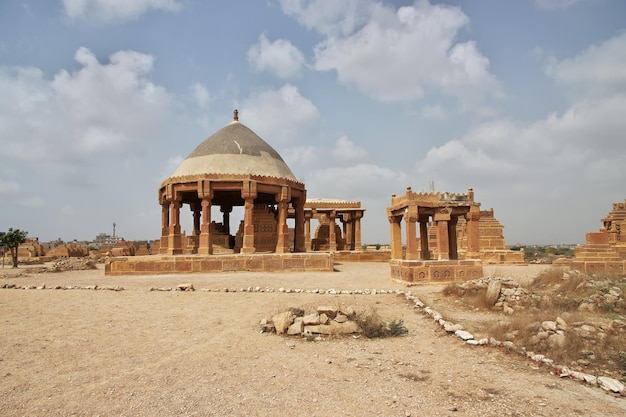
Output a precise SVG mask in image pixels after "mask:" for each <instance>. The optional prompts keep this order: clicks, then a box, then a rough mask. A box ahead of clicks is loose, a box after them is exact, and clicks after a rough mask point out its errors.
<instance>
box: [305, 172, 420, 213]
mask: <svg viewBox="0 0 626 417" xmlns="http://www.w3.org/2000/svg"><path fill="white" fill-rule="evenodd" d="M306 178H307V181H306V186H307V190H310V191H311V196H316V197H328V198H342V199H350V200H360V199H364V198H370V199H379V200H381V201H384V202H385V203H387V202H388V201H390V199H391V194H392V193H394V192H396V191H397V190H398V189H400V190H402V189H403V187H404V186H403V184H407V180H408V177H407V175H406V174H405V173H403V172H401V171H394V170H392V169H389V168H385V167H381V166H378V165H375V164H366V163H361V164H357V165H353V166H349V167H332V168H326V169H320V170H315V171H313V172H310V173H309V174H307V177H306Z"/></svg>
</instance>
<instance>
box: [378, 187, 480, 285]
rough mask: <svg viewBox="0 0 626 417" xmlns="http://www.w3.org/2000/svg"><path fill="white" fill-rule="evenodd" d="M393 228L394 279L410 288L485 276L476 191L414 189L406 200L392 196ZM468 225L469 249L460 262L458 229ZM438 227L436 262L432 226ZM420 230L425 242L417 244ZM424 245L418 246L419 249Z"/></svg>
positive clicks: (420, 240) (390, 210) (392, 256)
mask: <svg viewBox="0 0 626 417" xmlns="http://www.w3.org/2000/svg"><path fill="white" fill-rule="evenodd" d="M387 217H388V219H389V224H390V228H391V261H390V264H391V278H392V279H393V280H398V281H402V282H404V283H408V284H409V285H410V284H412V283H420V282H430V281H438V282H442V281H443V282H445V281H462V280H466V279H471V278H478V277H480V276H482V271H483V269H482V262H481V261H480V254H479V252H480V240H479V229H478V227H479V226H478V223H479V220H480V203H476V202H474V191H473V190H472V189H471V188H470V189H468V192H467V194H454V193H447V192H445V193H439V192H436V193H415V192H413V191H412V190H411V187H407V191H406V193H405V194H404V195H402V196H396V195H395V194H394V195H392V196H391V206H390V207H388V208H387ZM460 217H463V218H464V219H465V222H466V227H465V230H466V234H467V250H466V253H465V259H461V258H460V257H459V247H458V237H457V224H458V222H459V218H460ZM431 219H432V222H433V223H434V225H435V244H434V246H435V247H436V254H437V255H436V259H432V258H431V254H432V252H431V250H430V245H431V241H430V239H428V225H429V224H430V222H431ZM403 220H404V222H405V236H406V250H404V251H403V245H402V221H403ZM418 225H419V234H420V239H419V240H418V239H417V230H418ZM418 243H419V247H418Z"/></svg>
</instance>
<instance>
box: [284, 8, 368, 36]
mask: <svg viewBox="0 0 626 417" xmlns="http://www.w3.org/2000/svg"><path fill="white" fill-rule="evenodd" d="M280 3H281V7H282V9H283V12H285V13H286V14H287V15H290V16H293V17H295V18H296V19H297V20H298V22H300V24H301V25H303V26H304V27H306V28H308V29H315V30H316V31H318V32H320V33H323V34H326V35H346V34H350V33H352V32H354V31H355V30H356V29H357V28H358V27H360V26H362V25H363V24H364V23H365V22H366V21H367V20H368V18H369V15H370V14H371V13H372V9H373V8H376V7H377V5H376V3H373V2H372V1H371V0H342V1H336V0H281V1H280Z"/></svg>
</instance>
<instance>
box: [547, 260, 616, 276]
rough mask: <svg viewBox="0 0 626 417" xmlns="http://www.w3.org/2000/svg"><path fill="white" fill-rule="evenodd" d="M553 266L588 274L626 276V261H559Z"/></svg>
mask: <svg viewBox="0 0 626 417" xmlns="http://www.w3.org/2000/svg"><path fill="white" fill-rule="evenodd" d="M552 265H555V266H565V267H567V268H570V269H576V270H578V271H581V272H584V273H586V274H626V261H616V260H604V261H600V260H579V259H557V260H555V261H554V262H553V263H552Z"/></svg>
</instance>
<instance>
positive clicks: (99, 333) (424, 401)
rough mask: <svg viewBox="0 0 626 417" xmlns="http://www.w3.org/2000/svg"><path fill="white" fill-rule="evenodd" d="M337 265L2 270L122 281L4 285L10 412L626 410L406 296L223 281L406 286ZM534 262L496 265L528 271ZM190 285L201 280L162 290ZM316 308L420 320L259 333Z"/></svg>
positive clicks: (1, 368) (379, 272) (22, 277)
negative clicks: (152, 272)
mask: <svg viewBox="0 0 626 417" xmlns="http://www.w3.org/2000/svg"><path fill="white" fill-rule="evenodd" d="M509 269H510V271H509ZM337 270H338V271H337V272H333V273H299V274H295V273H276V274H268V273H224V274H198V275H178V276H175V275H170V276H145V277H105V276H104V273H103V271H102V270H101V269H99V270H95V271H76V272H64V273H55V274H51V273H47V274H36V273H29V272H28V271H29V269H28V268H23V269H21V270H20V272H19V273H18V272H16V271H13V270H10V269H5V270H0V277H3V278H1V279H0V284H4V283H7V282H8V283H15V284H20V285H25V284H29V285H41V284H46V286H48V287H50V286H54V285H57V284H58V285H94V284H98V285H120V286H122V287H124V291H119V292H113V291H93V290H65V291H64V290H52V289H49V290H15V289H0V396H1V398H2V399H1V401H0V415H2V416H206V415H215V416H224V415H229V416H403V417H407V416H503V415H512V416H586V415H597V416H623V415H626V399H624V398H616V397H614V396H613V395H610V394H607V393H605V392H604V391H602V390H601V389H599V388H595V387H590V386H586V385H583V384H581V383H579V382H576V381H573V380H568V379H560V378H558V377H556V376H553V375H550V374H549V370H548V369H543V368H538V367H537V365H536V364H535V363H532V362H530V361H527V360H525V359H523V358H521V357H520V356H517V355H511V354H507V353H506V352H505V351H503V350H499V349H496V348H491V347H472V346H468V345H466V344H464V343H463V342H461V341H460V340H459V339H457V338H455V337H451V336H448V335H446V334H445V332H443V331H442V330H441V329H439V328H438V327H437V326H436V325H435V323H434V322H433V321H432V319H430V318H427V317H425V316H423V315H421V314H419V313H417V312H416V311H415V310H414V309H413V308H412V305H411V304H409V303H408V302H407V301H405V300H404V297H401V296H398V295H391V294H378V295H320V294H306V293H301V294H295V293H282V292H274V293H249V292H239V291H238V292H224V291H223V289H224V288H230V289H240V288H246V287H248V286H252V287H255V286H260V287H262V288H265V287H272V288H274V289H278V288H280V287H284V288H291V289H296V288H299V289H303V290H306V289H316V288H319V289H329V288H335V289H366V288H369V289H373V288H374V289H402V290H407V288H406V287H404V286H402V285H400V284H393V283H391V282H390V281H389V267H388V265H387V264H384V263H344V264H341V265H337ZM537 271H538V267H533V266H526V267H515V268H512V269H511V268H510V267H509V268H506V269H505V268H502V267H500V268H497V267H496V268H495V269H491V270H489V268H487V270H486V273H487V274H489V273H495V274H496V275H507V274H508V275H511V276H520V277H523V276H526V277H530V276H532V275H534V274H536V273H537ZM16 274H18V275H16ZM186 282H190V283H193V285H194V286H195V288H196V289H197V291H195V292H179V291H176V292H174V291H172V292H158V291H149V288H150V287H166V286H169V287H173V286H176V285H177V284H181V283H186ZM201 288H210V289H222V291H220V292H214V291H211V292H205V291H199V289H201ZM439 289H440V287H437V286H426V287H412V288H411V289H410V290H411V291H412V292H413V293H414V294H416V295H417V296H418V297H420V298H423V299H424V301H427V300H428V302H432V303H435V304H437V309H438V311H440V312H441V313H442V314H443V315H444V316H454V315H455V314H458V313H457V312H456V311H455V306H454V305H446V304H444V303H443V302H442V300H441V299H440V298H439V297H438V296H437V292H438V291H439ZM319 305H338V306H353V307H355V308H356V309H357V310H358V311H368V310H369V309H371V308H375V309H377V311H378V313H379V314H380V315H382V316H383V317H384V318H387V319H389V320H391V319H403V320H404V323H405V325H406V327H407V328H408V329H409V333H408V334H407V335H405V336H402V337H398V338H389V339H377V340H368V339H366V338H363V337H358V338H355V337H346V338H341V339H331V340H325V341H306V340H304V339H300V338H287V337H282V336H276V335H273V334H266V333H260V331H259V326H258V322H259V321H260V320H261V319H262V318H264V317H271V315H272V314H274V313H277V312H280V311H283V310H285V309H287V308H289V307H303V308H306V309H313V308H316V307H317V306H319Z"/></svg>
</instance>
